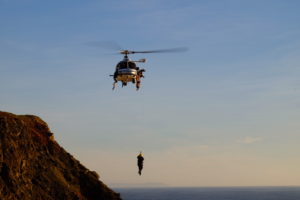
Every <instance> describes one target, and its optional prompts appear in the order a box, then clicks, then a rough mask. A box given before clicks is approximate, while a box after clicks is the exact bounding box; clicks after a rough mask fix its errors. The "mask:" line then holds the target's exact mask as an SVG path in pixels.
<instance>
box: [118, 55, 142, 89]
mask: <svg viewBox="0 0 300 200" xmlns="http://www.w3.org/2000/svg"><path fill="white" fill-rule="evenodd" d="M144 71H145V70H144V69H142V70H140V69H139V67H137V66H136V64H135V62H134V61H129V60H128V59H127V58H126V57H125V58H124V60H123V61H121V62H119V63H118V64H117V66H116V70H115V73H114V75H113V76H114V81H115V82H114V84H113V89H114V88H115V85H116V83H117V82H118V81H120V82H122V87H123V86H126V85H127V83H128V82H132V83H133V84H136V89H137V90H138V89H139V88H140V82H141V81H140V80H141V78H142V77H144V76H143V72H144Z"/></svg>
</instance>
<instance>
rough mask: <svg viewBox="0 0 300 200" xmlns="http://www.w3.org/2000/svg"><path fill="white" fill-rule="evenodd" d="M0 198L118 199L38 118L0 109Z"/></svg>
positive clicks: (31, 199)
mask: <svg viewBox="0 0 300 200" xmlns="http://www.w3.org/2000/svg"><path fill="white" fill-rule="evenodd" d="M0 199H3V200H19V199H22V200H71V199H72V200H119V199H121V198H120V195H119V194H117V193H115V192H114V191H112V190H111V189H109V188H108V187H107V186H106V185H105V184H103V183H102V182H101V181H100V180H99V176H98V174H97V173H96V172H92V171H89V170H88V169H86V168H85V167H84V166H83V165H81V164H80V162H79V161H77V160H76V159H75V158H74V157H73V156H72V155H70V154H69V153H68V152H66V151H65V150H64V149H63V148H62V147H60V146H59V144H58V143H57V142H56V141H55V140H54V137H53V133H51V132H50V130H49V128H48V125H47V124H46V123H45V122H44V121H43V120H41V119H40V118H39V117H36V116H32V115H14V114H11V113H7V112H1V111H0Z"/></svg>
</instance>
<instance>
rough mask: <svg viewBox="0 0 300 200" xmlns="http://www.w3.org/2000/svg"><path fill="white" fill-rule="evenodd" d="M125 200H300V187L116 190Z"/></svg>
mask: <svg viewBox="0 0 300 200" xmlns="http://www.w3.org/2000/svg"><path fill="white" fill-rule="evenodd" d="M114 190H115V191H116V192H119V193H121V197H122V199H123V200H300V187H199V188H115V189H114Z"/></svg>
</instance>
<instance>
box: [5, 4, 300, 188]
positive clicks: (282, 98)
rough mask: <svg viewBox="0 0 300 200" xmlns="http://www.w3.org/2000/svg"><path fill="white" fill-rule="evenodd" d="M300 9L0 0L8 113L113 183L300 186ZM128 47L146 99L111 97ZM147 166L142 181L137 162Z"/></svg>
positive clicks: (125, 92)
mask: <svg viewBox="0 0 300 200" xmlns="http://www.w3.org/2000/svg"><path fill="white" fill-rule="evenodd" d="M299 7H300V2H299V1H296V0H285V1H282V0H243V1H240V0H226V1H223V0H186V1H181V0H147V1H146V0H129V1H126V2H125V1H120V0H116V1H108V0H88V1H80V0H63V1H58V0H52V1H38V0H0V94H1V95H0V110H2V111H7V112H12V113H15V114H33V115H37V116H40V117H41V118H42V119H43V120H44V121H46V122H47V123H48V125H49V127H50V129H51V131H52V132H53V133H54V136H55V138H56V140H57V141H58V143H59V144H60V145H62V146H63V147H64V148H65V149H66V150H67V151H68V152H70V153H71V154H72V155H74V156H75V157H76V158H77V159H78V160H80V162H81V163H82V164H84V165H85V166H86V167H88V168H89V169H90V170H93V171H96V172H98V173H99V175H100V179H101V180H102V181H104V182H105V183H106V184H107V185H109V186H111V187H162V186H171V187H177V186H178V187H179V186H186V187H188V186H195V187H197V186H299V185H300V168H299V165H300V157H299V153H300V146H299V144H298V143H299V142H298V141H300V133H299V130H300V124H299V121H300V101H299V99H300V79H299V76H300V57H299V53H300V23H299V21H300V15H299ZM95 41H100V42H101V41H102V42H103V41H112V42H114V43H117V44H119V45H120V46H121V47H122V48H123V49H130V50H152V49H165V48H175V47H187V48H188V49H189V50H188V51H187V52H182V53H163V54H147V55H142V54H135V55H132V56H131V57H130V58H131V59H134V60H136V59H140V58H147V62H146V63H145V64H140V67H142V68H145V69H146V73H145V78H144V79H143V80H142V87H141V89H140V91H138V92H137V91H135V87H134V85H133V84H129V85H128V86H127V87H124V88H121V87H120V84H119V86H118V87H117V88H116V89H115V90H114V91H112V83H113V80H112V78H111V77H109V75H110V74H112V73H113V72H114V69H115V66H116V64H117V63H118V62H119V61H120V60H122V55H117V54H114V53H116V52H115V51H114V50H113V49H110V48H100V47H94V46H89V45H87V44H88V43H89V42H95ZM140 151H143V154H144V157H145V163H144V165H145V167H144V171H143V175H142V176H138V174H137V172H138V171H137V166H136V156H137V154H138V153H139V152H140Z"/></svg>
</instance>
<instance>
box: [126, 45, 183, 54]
mask: <svg viewBox="0 0 300 200" xmlns="http://www.w3.org/2000/svg"><path fill="white" fill-rule="evenodd" d="M187 50H188V48H186V47H177V48H172V49H157V50H150V51H129V54H134V53H175V52H184V51H187Z"/></svg>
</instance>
